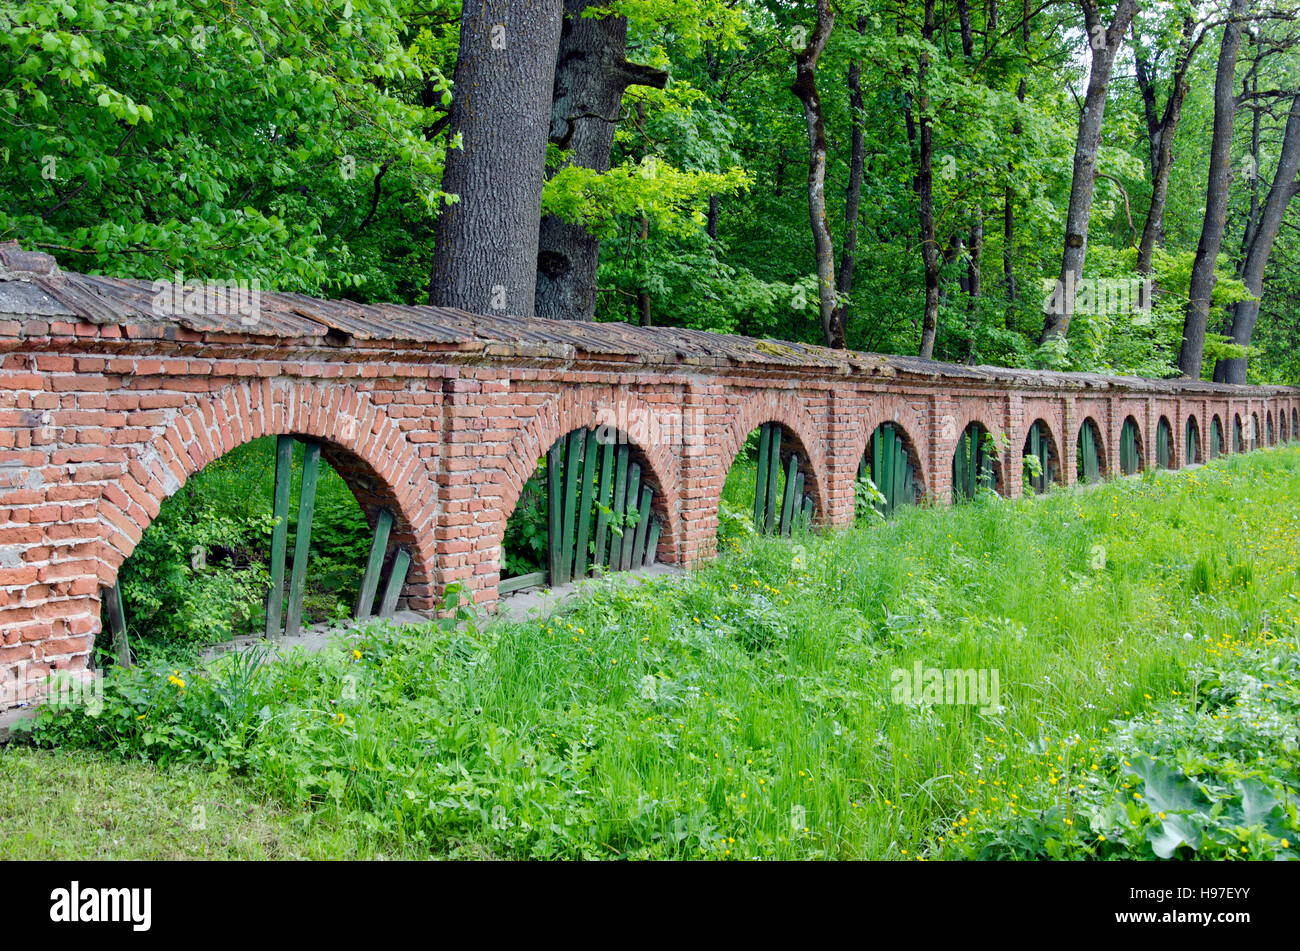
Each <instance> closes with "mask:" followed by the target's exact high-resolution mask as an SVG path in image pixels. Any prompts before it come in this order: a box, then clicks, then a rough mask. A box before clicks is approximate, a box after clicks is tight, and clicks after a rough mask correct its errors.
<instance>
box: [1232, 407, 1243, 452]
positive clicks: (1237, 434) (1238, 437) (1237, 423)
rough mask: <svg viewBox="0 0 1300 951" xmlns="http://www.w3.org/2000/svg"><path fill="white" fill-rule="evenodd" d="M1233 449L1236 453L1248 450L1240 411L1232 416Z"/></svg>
mask: <svg viewBox="0 0 1300 951" xmlns="http://www.w3.org/2000/svg"><path fill="white" fill-rule="evenodd" d="M1232 451H1233V452H1234V453H1238V452H1245V451H1246V439H1245V435H1244V427H1243V426H1242V424H1241V414H1240V413H1234V414H1233V416H1232Z"/></svg>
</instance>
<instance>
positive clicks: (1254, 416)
mask: <svg viewBox="0 0 1300 951" xmlns="http://www.w3.org/2000/svg"><path fill="white" fill-rule="evenodd" d="M1263 438H1264V431H1263V430H1262V429H1261V428H1260V426H1259V413H1251V414H1250V431H1249V432H1248V433H1246V445H1248V446H1249V447H1250V451H1251V452H1254V451H1255V450H1257V449H1259V448H1260V442H1261V440H1262V439H1263Z"/></svg>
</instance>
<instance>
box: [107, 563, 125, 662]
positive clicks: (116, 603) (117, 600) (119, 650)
mask: <svg viewBox="0 0 1300 951" xmlns="http://www.w3.org/2000/svg"><path fill="white" fill-rule="evenodd" d="M103 600H104V607H105V608H106V609H107V613H108V630H109V633H110V634H112V636H113V657H114V658H115V659H116V661H117V665H118V666H119V667H123V668H126V667H130V666H131V642H130V640H128V638H127V636H126V612H125V611H124V610H123V609H122V585H121V582H119V583H117V584H115V585H113V587H111V588H105V589H104V591H103Z"/></svg>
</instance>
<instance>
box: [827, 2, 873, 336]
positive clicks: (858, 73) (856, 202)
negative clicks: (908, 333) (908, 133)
mask: <svg viewBox="0 0 1300 951" xmlns="http://www.w3.org/2000/svg"><path fill="white" fill-rule="evenodd" d="M857 26H858V32H859V33H865V32H866V29H867V18H866V17H858V24H857ZM849 113H850V127H849V138H850V144H849V184H848V187H847V188H846V189H845V191H844V247H843V248H842V249H841V254H840V273H839V279H838V280H837V281H836V282H835V289H836V291H837V292H838V295H839V298H840V300H842V301H844V303H843V304H841V305H840V306H841V307H842V308H843V312H844V326H845V330H846V336H847V329H848V297H849V294H850V293H851V292H852V290H853V269H854V266H855V265H856V263H857V249H858V212H859V209H860V206H861V203H862V175H863V171H864V170H865V168H866V163H867V148H866V142H865V140H864V136H863V133H862V117H863V114H864V113H863V102H862V64H861V62H859V61H858V60H856V59H855V60H854V61H853V62H851V63H850V64H849Z"/></svg>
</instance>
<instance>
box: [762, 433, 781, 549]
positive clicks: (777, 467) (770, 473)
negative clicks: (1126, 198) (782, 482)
mask: <svg viewBox="0 0 1300 951" xmlns="http://www.w3.org/2000/svg"><path fill="white" fill-rule="evenodd" d="M771 425H772V445H771V448H770V449H769V450H768V451H769V452H770V453H771V456H770V457H769V459H768V463H767V495H766V500H767V501H766V502H765V503H764V504H765V505H766V507H767V508H766V512H765V513H764V515H763V534H764V535H771V534H772V531H773V529H774V528H775V522H776V506H777V503H778V501H779V497H778V495H777V490H778V488H779V485H778V480H779V478H780V475H781V428H780V427H779V426H777V425H776V423H772V424H771Z"/></svg>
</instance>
